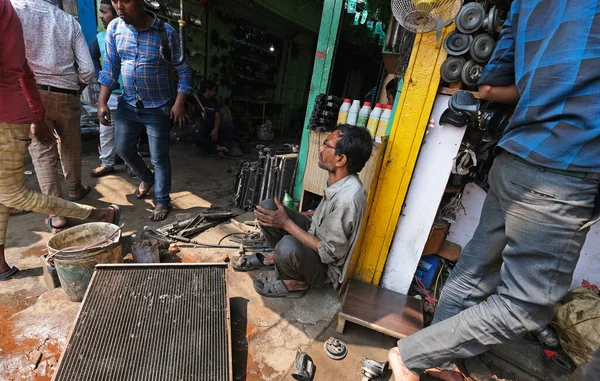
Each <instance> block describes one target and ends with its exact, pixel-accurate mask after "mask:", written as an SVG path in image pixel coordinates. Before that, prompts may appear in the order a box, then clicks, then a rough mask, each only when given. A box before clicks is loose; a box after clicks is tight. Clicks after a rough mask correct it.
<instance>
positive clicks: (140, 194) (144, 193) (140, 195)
mask: <svg viewBox="0 0 600 381" xmlns="http://www.w3.org/2000/svg"><path fill="white" fill-rule="evenodd" d="M141 185H142V184H140V185H138V187H137V189H136V190H135V192H134V193H133V195H134V196H135V198H137V199H138V200H141V199H143V198H146V196H148V193H150V189H152V187H153V186H154V183H152V184H150V186H149V187H148V189H144V190H143V191H140V186H141Z"/></svg>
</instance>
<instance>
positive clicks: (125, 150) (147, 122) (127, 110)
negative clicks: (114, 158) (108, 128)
mask: <svg viewBox="0 0 600 381" xmlns="http://www.w3.org/2000/svg"><path fill="white" fill-rule="evenodd" d="M169 112H170V109H169V107H168V106H162V107H157V108H136V107H133V106H131V105H130V104H128V103H127V102H125V101H123V100H122V99H119V105H118V106H117V112H116V113H115V116H114V119H115V143H116V146H117V153H118V154H119V156H121V158H122V159H123V161H125V164H127V165H128V166H129V167H130V168H131V169H132V170H133V173H135V175H136V176H137V177H139V178H140V179H142V181H143V182H144V183H146V184H154V195H155V200H156V205H169V203H170V202H171V197H170V196H169V193H171V159H170V157H169V130H170V127H171V118H170V115H169ZM143 128H144V129H146V132H147V134H148V145H149V146H150V159H151V161H152V165H154V173H152V171H151V170H150V168H148V166H147V165H146V163H145V162H144V160H143V159H142V157H141V156H140V154H139V153H138V149H137V143H138V140H139V138H140V132H141V131H142V129H143Z"/></svg>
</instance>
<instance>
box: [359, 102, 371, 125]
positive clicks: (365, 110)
mask: <svg viewBox="0 0 600 381" xmlns="http://www.w3.org/2000/svg"><path fill="white" fill-rule="evenodd" d="M370 114H371V102H365V104H364V105H363V106H362V108H361V109H360V111H359V113H358V119H357V121H356V126H357V127H367V120H369V115H370Z"/></svg>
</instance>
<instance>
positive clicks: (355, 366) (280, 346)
mask: <svg viewBox="0 0 600 381" xmlns="http://www.w3.org/2000/svg"><path fill="white" fill-rule="evenodd" d="M236 162H237V161H236V160H234V159H225V160H219V159H216V158H209V157H206V156H204V155H201V154H199V153H198V152H196V151H195V149H194V148H193V147H191V146H189V145H185V144H180V145H176V146H173V147H172V166H173V190H172V198H173V204H174V206H175V208H176V210H174V211H173V212H172V213H171V215H170V217H169V219H168V220H167V221H166V222H167V223H168V222H172V221H174V220H175V218H176V215H177V214H183V213H189V214H192V215H193V214H195V213H197V212H198V210H199V208H200V207H210V206H223V207H227V206H229V202H230V197H231V191H232V188H233V181H234V175H233V173H228V172H227V170H228V169H229V168H230V167H234V166H235V164H236ZM97 164H98V160H97V158H96V155H95V154H93V153H88V154H84V155H83V167H84V180H86V181H88V183H89V184H91V185H93V186H94V188H95V190H94V191H93V192H92V193H91V194H90V195H88V196H87V197H86V198H85V199H84V200H83V202H85V203H89V204H91V205H95V206H103V205H107V204H110V203H116V204H118V205H120V206H121V208H122V213H123V214H122V219H121V221H122V223H124V224H125V226H124V234H125V235H126V236H128V235H132V234H137V233H139V232H140V231H141V229H142V228H143V226H144V225H149V224H150V222H149V220H148V216H149V213H150V210H151V206H152V204H151V201H150V200H136V199H135V198H134V197H133V196H132V193H133V192H134V190H135V187H136V184H137V179H131V178H130V177H129V176H127V174H126V173H125V170H124V169H123V166H120V168H119V171H118V172H117V173H116V174H114V175H111V176H107V177H104V178H101V179H97V180H96V179H90V178H89V176H88V173H89V170H90V169H91V168H93V167H94V166H95V165H97ZM31 169H32V168H31V165H29V166H28V167H27V168H26V170H31ZM26 178H27V180H26V181H27V184H28V186H29V187H31V188H37V182H36V180H35V175H29V176H26ZM162 224H164V223H158V224H153V226H161V225H162ZM233 232H239V230H238V229H237V228H236V227H235V226H234V225H233V224H230V223H224V224H222V225H219V226H217V227H215V228H213V229H210V230H209V231H207V232H205V233H203V234H202V235H200V236H199V237H198V238H197V239H198V240H200V241H204V242H211V243H216V242H218V240H219V239H220V238H221V237H223V236H224V235H226V234H229V233H233ZM50 237H51V234H50V233H49V232H47V230H46V228H45V225H44V221H43V216H41V215H38V214H34V213H30V214H27V215H22V216H15V217H11V218H10V223H9V234H8V241H7V245H6V247H7V250H6V253H7V260H8V262H9V263H10V264H11V265H16V266H18V267H19V268H20V269H21V272H20V273H19V274H18V275H17V276H15V277H14V278H13V279H11V280H8V281H4V282H0V300H1V301H2V302H1V303H0V380H2V381H4V380H7V381H8V380H36V381H42V380H50V379H51V377H52V375H53V373H54V369H55V366H56V362H57V361H58V359H59V357H60V354H61V353H62V351H63V350H64V348H65V346H66V340H67V336H68V332H69V330H70V329H71V327H72V325H73V323H74V319H75V316H76V314H77V311H78V309H79V306H80V304H79V303H75V302H71V301H69V300H68V299H67V298H66V296H65V294H64V293H63V291H62V289H60V288H58V289H55V290H52V291H48V289H47V288H46V285H45V283H44V280H43V276H42V268H41V263H40V260H39V257H40V255H42V254H43V253H44V252H45V245H46V242H47V241H48V239H49V238H50ZM225 242H227V241H225ZM181 248H182V251H181V252H180V253H179V254H177V255H176V256H172V257H171V258H170V259H169V261H181V262H216V261H222V260H224V259H225V258H227V256H228V255H229V254H231V253H232V251H231V250H229V251H227V250H219V249H196V248H191V247H186V246H185V245H181ZM259 276H268V274H261V273H260V272H253V273H237V272H233V271H231V272H230V274H229V278H228V279H229V292H230V296H231V306H232V311H231V316H232V336H233V337H232V341H233V365H234V379H235V380H248V381H253V380H283V379H286V380H287V379H291V377H290V376H289V372H290V369H291V367H292V366H293V361H294V358H295V355H296V351H297V350H298V349H300V350H305V351H308V352H309V353H310V354H311V355H312V356H313V358H314V360H315V362H316V365H317V377H316V380H332V379H338V380H351V379H360V358H361V357H369V358H372V359H375V360H378V361H383V360H385V359H386V357H387V350H388V349H389V348H390V346H391V345H393V343H394V340H393V339H390V338H389V337H386V336H384V335H379V334H376V333H374V332H372V331H370V330H367V329H365V328H362V327H358V326H355V325H352V324H347V328H346V333H345V334H344V335H335V336H336V337H339V338H341V339H343V340H347V341H348V343H349V348H350V353H349V355H348V357H347V358H346V359H345V360H343V361H340V362H335V361H333V360H330V359H328V358H326V357H325V356H321V355H322V347H323V342H324V341H325V340H327V338H328V337H329V336H332V335H334V332H335V330H334V324H333V323H334V321H335V318H336V312H337V311H338V309H339V307H340V301H339V300H338V299H337V294H336V292H334V291H333V290H332V289H330V288H326V289H321V290H311V291H309V293H308V294H307V296H306V297H304V298H302V299H265V298H262V297H260V296H259V295H258V294H256V293H255V291H254V289H253V287H252V280H253V279H254V278H256V277H259Z"/></svg>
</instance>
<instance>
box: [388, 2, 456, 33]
mask: <svg viewBox="0 0 600 381" xmlns="http://www.w3.org/2000/svg"><path fill="white" fill-rule="evenodd" d="M462 3H463V2H462V0H392V4H391V7H392V13H393V14H394V17H395V18H396V20H398V22H399V23H400V25H402V26H403V27H404V28H406V29H407V30H409V31H411V32H414V33H426V32H431V31H433V30H437V29H441V28H443V27H445V26H447V25H449V24H450V23H451V22H452V21H454V19H455V18H456V15H457V14H458V11H459V10H460V7H461V6H462Z"/></svg>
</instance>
